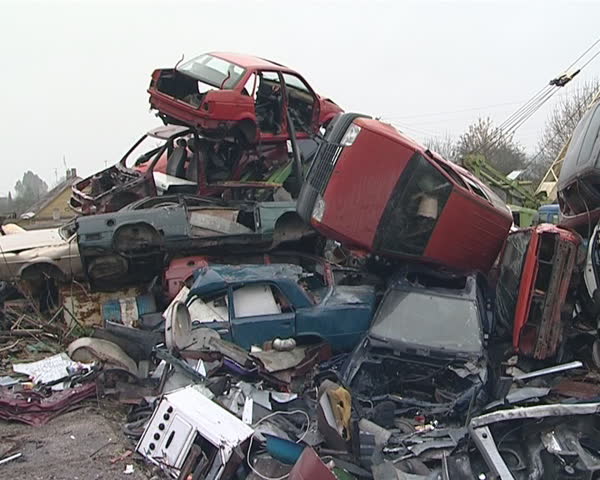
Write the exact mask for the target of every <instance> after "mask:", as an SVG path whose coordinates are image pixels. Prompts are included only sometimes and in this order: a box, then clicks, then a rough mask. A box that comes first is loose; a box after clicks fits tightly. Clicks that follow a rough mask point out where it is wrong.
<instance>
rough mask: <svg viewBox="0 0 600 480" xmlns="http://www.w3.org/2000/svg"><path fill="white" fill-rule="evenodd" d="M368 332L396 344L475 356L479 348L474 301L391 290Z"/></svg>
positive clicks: (479, 336)
mask: <svg viewBox="0 0 600 480" xmlns="http://www.w3.org/2000/svg"><path fill="white" fill-rule="evenodd" d="M370 333H371V335H373V336H374V337H377V338H380V339H383V340H388V341H390V342H392V343H396V344H398V343H403V344H406V345H410V346H422V347H424V348H431V349H443V350H450V351H456V352H462V353H476V354H479V353H480V352H481V349H482V335H481V324H480V321H479V316H478V312H477V307H476V304H475V302H474V301H473V300H470V299H466V298H458V297H450V296H445V295H436V294H432V293H431V292H427V291H423V292H419V291H407V290H401V289H393V290H390V291H389V292H388V293H387V294H386V296H385V298H384V299H383V301H382V304H381V307H380V308H379V310H378V312H377V314H376V316H375V319H374V320H373V326H372V327H371V332H370Z"/></svg>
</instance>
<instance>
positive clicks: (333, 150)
mask: <svg viewBox="0 0 600 480" xmlns="http://www.w3.org/2000/svg"><path fill="white" fill-rule="evenodd" d="M342 149H343V147H342V146H341V145H338V144H335V143H325V142H324V143H322V144H321V145H320V147H319V151H318V152H317V154H316V155H315V160H314V162H315V163H314V164H313V167H312V168H311V169H310V173H309V175H308V178H307V182H308V184H309V185H311V186H312V187H313V188H314V189H315V190H316V191H317V192H318V193H319V194H320V195H323V192H325V188H326V187H327V183H328V182H329V179H330V178H331V174H332V173H333V169H334V167H335V164H336V162H337V159H338V158H339V156H340V154H341V153H342Z"/></svg>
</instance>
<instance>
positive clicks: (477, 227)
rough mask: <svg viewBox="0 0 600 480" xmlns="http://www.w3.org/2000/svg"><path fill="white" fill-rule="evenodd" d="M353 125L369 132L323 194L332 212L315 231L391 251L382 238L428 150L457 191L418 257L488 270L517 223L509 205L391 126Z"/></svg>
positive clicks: (360, 121)
mask: <svg viewBox="0 0 600 480" xmlns="http://www.w3.org/2000/svg"><path fill="white" fill-rule="evenodd" d="M354 123H355V124H356V125H358V126H360V127H361V128H362V130H361V132H360V133H359V135H358V136H357V138H356V140H355V141H354V143H353V144H352V145H351V146H349V147H344V148H343V149H342V150H341V153H340V154H339V157H338V158H337V161H336V162H335V167H334V169H333V172H332V174H331V176H330V178H329V181H328V183H327V185H326V188H325V191H324V193H323V195H322V197H323V199H324V201H325V205H326V210H325V214H324V215H323V218H322V220H321V221H320V222H319V221H317V220H316V219H314V218H312V219H311V223H312V225H313V227H314V228H315V229H317V230H318V231H320V232H321V233H322V234H324V235H325V236H328V237H330V238H333V239H335V240H338V241H339V242H341V243H343V244H344V245H345V246H347V247H349V248H353V247H357V248H360V249H365V250H368V251H371V252H374V253H381V254H390V253H389V252H385V251H379V250H378V249H377V246H376V245H375V238H376V236H377V233H378V229H381V227H382V226H381V223H380V222H381V220H382V216H383V214H384V211H385V209H386V207H387V205H388V202H389V201H390V200H391V195H392V193H393V190H394V188H395V187H396V184H397V183H398V180H399V178H400V177H401V175H402V173H403V172H404V170H405V168H406V167H407V165H408V164H409V161H410V160H411V158H412V157H413V155H414V154H415V153H421V154H422V155H423V157H424V158H425V160H427V161H428V162H429V163H430V164H431V165H433V167H434V168H435V169H436V170H438V171H439V172H441V173H442V175H443V176H444V177H445V178H446V179H447V180H448V182H450V184H451V185H452V193H451V194H450V197H449V199H448V201H447V203H446V206H445V208H444V209H443V211H442V212H441V215H440V216H439V218H438V220H437V224H436V226H435V228H434V231H433V234H432V235H431V238H430V239H429V241H428V243H427V245H426V248H425V251H424V252H423V255H421V256H419V257H418V259H419V260H421V261H426V262H430V263H434V264H441V265H445V266H448V267H451V268H455V269H458V270H466V271H470V270H481V271H483V272H487V271H488V270H489V269H490V268H491V266H492V265H493V263H494V262H495V260H496V259H497V257H498V253H499V252H500V250H501V248H502V245H503V243H504V240H505V239H506V236H507V235H508V232H509V229H510V226H511V224H512V215H511V213H510V210H509V209H508V207H507V206H506V205H505V204H504V203H503V202H502V201H501V200H500V199H499V198H498V197H497V195H496V194H495V193H494V192H492V191H491V189H490V188H489V187H487V186H486V185H485V184H483V183H482V182H481V181H480V180H479V179H477V178H476V177H475V176H473V175H472V174H471V173H470V172H468V171H467V170H465V169H463V168H461V167H459V166H458V165H455V164H453V163H451V162H448V161H446V160H444V159H443V158H441V157H439V156H438V155H434V154H432V153H431V152H429V151H427V150H426V149H425V147H423V146H421V145H419V144H418V143H416V142H415V141H414V140H412V139H410V138H408V137H406V136H405V135H403V134H401V133H400V132H398V131H397V130H395V129H394V128H393V127H392V126H391V125H387V124H385V123H382V122H380V121H378V120H373V119H370V118H357V119H355V120H354ZM468 183H470V184H472V185H474V186H475V187H476V188H478V189H480V190H482V191H483V192H484V193H485V195H486V196H487V198H488V199H489V200H488V199H486V198H483V197H481V196H480V195H478V194H476V193H475V191H474V190H473V188H471V187H470V186H468ZM413 258H414V257H413Z"/></svg>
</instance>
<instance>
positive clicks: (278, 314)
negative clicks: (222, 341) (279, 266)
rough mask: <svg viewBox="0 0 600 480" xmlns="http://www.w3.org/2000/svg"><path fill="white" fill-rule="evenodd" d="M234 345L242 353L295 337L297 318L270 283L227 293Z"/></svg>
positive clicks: (288, 304)
mask: <svg viewBox="0 0 600 480" xmlns="http://www.w3.org/2000/svg"><path fill="white" fill-rule="evenodd" d="M229 312H230V318H231V335H232V339H233V342H234V343H236V344H237V345H239V346H240V347H243V348H245V349H248V350H249V349H250V347H251V346H252V345H258V346H262V345H263V343H264V342H266V341H269V340H273V339H275V338H290V337H293V336H295V334H296V326H295V323H296V314H295V312H294V308H293V306H292V304H291V303H290V302H289V301H288V299H287V298H285V297H284V296H283V294H282V292H281V290H280V289H279V288H278V287H277V286H276V285H275V284H271V283H252V284H246V285H243V286H239V287H238V288H233V289H231V290H230V293H229Z"/></svg>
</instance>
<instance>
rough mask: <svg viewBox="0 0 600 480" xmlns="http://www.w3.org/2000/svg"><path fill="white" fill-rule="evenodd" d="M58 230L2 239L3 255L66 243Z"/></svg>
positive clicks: (36, 231) (0, 245) (37, 231)
mask: <svg viewBox="0 0 600 480" xmlns="http://www.w3.org/2000/svg"><path fill="white" fill-rule="evenodd" d="M58 232H59V229H58V228H49V229H45V230H27V231H25V232H23V233H15V234H13V235H5V236H2V237H0V249H1V250H2V252H3V253H9V252H19V251H22V250H29V249H30V248H39V247H51V246H53V245H61V244H63V243H65V241H64V240H63V239H62V237H61V236H60V234H59V233H58Z"/></svg>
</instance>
